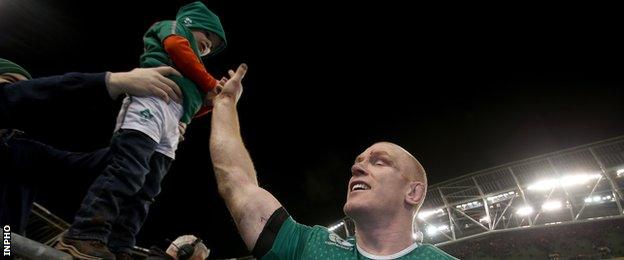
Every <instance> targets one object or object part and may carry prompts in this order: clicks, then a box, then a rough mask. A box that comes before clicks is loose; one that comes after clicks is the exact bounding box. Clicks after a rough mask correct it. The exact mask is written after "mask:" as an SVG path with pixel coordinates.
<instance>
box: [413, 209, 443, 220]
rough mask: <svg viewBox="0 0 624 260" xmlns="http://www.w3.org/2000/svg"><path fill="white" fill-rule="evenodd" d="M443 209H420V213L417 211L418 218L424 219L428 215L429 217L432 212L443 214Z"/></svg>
mask: <svg viewBox="0 0 624 260" xmlns="http://www.w3.org/2000/svg"><path fill="white" fill-rule="evenodd" d="M443 213H444V210H442V209H437V210H424V211H421V212H420V213H418V218H419V219H421V220H425V219H427V218H429V217H431V216H432V215H434V214H443Z"/></svg>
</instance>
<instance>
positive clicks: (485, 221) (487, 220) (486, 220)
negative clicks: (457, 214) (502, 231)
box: [479, 216, 490, 223]
mask: <svg viewBox="0 0 624 260" xmlns="http://www.w3.org/2000/svg"><path fill="white" fill-rule="evenodd" d="M479 222H483V223H490V218H488V217H487V216H485V217H482V218H480V219H479Z"/></svg>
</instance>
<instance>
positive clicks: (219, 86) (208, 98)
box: [204, 77, 227, 107]
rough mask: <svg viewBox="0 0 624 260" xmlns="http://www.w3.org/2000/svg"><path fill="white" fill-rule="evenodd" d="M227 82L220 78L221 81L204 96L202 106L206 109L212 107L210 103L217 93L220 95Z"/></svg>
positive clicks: (224, 78) (225, 79)
mask: <svg viewBox="0 0 624 260" xmlns="http://www.w3.org/2000/svg"><path fill="white" fill-rule="evenodd" d="M226 82H227V78H226V77H223V78H221V80H219V82H218V83H217V86H216V87H215V88H214V89H213V90H212V91H211V92H209V93H208V94H206V99H205V100H204V105H205V106H207V107H212V106H213V105H212V103H213V100H214V97H216V96H217V95H219V93H221V90H223V86H224V85H225V83H226Z"/></svg>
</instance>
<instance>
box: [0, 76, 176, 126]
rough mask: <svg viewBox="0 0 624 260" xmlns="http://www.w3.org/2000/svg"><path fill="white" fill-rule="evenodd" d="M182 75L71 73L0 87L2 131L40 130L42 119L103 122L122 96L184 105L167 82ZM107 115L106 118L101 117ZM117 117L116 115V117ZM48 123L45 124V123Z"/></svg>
mask: <svg viewBox="0 0 624 260" xmlns="http://www.w3.org/2000/svg"><path fill="white" fill-rule="evenodd" d="M168 75H180V73H179V72H177V71H176V70H175V69H174V68H171V67H166V66H165V67H157V68H139V69H133V70H131V71H128V72H102V73H68V74H65V75H61V76H52V77H45V78H38V79H32V80H25V81H18V82H15V83H9V84H2V85H0V128H20V129H24V130H27V128H28V127H34V128H38V127H40V126H41V125H40V124H41V123H39V122H40V121H39V119H46V118H56V117H76V115H80V114H81V113H79V112H82V114H84V112H85V111H87V112H90V113H94V114H92V115H89V116H88V117H81V118H80V122H81V123H89V122H84V120H85V119H88V120H102V116H104V117H107V118H108V117H110V116H111V115H110V112H111V111H113V109H112V108H116V107H117V106H116V102H114V100H115V99H117V98H118V97H119V96H122V94H125V93H127V94H130V95H133V96H155V97H158V98H161V99H163V100H165V101H166V102H170V101H171V100H174V101H176V102H181V100H182V92H181V91H180V88H179V87H178V86H177V85H176V84H175V82H173V81H172V80H170V79H168V78H167V76H168ZM101 113H104V114H101ZM113 116H114V115H113ZM42 121H45V120H42Z"/></svg>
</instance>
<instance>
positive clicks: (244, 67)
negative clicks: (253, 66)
mask: <svg viewBox="0 0 624 260" xmlns="http://www.w3.org/2000/svg"><path fill="white" fill-rule="evenodd" d="M246 73H247V64H245V63H243V64H241V65H240V66H238V68H237V69H236V76H238V78H239V79H243V77H245V74H246Z"/></svg>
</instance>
